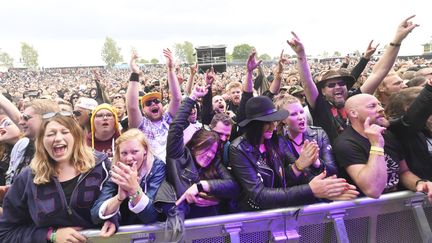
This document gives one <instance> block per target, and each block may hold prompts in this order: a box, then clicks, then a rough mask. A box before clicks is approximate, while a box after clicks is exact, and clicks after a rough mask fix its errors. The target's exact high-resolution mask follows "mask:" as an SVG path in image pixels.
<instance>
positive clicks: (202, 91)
mask: <svg viewBox="0 0 432 243" xmlns="http://www.w3.org/2000/svg"><path fill="white" fill-rule="evenodd" d="M207 92H208V86H200V85H198V84H197V85H195V87H194V89H193V90H192V96H194V97H196V98H201V97H204V96H205V95H206V94H207Z"/></svg>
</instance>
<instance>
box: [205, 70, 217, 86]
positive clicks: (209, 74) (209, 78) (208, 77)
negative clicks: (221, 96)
mask: <svg viewBox="0 0 432 243" xmlns="http://www.w3.org/2000/svg"><path fill="white" fill-rule="evenodd" d="M215 77H216V73H215V71H214V68H213V67H211V68H210V69H207V71H206V72H205V74H204V78H205V82H206V84H207V85H212V84H213V82H214V81H215Z"/></svg>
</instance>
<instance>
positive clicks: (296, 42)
mask: <svg viewBox="0 0 432 243" xmlns="http://www.w3.org/2000/svg"><path fill="white" fill-rule="evenodd" d="M291 34H292V35H293V38H292V39H291V40H287V43H288V45H289V46H290V47H291V49H292V50H293V51H294V52H295V53H296V54H297V56H302V55H304V54H305V49H304V46H303V43H301V41H300V38H299V37H298V36H297V34H296V33H294V31H291Z"/></svg>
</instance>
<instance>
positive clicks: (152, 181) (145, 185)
mask: <svg viewBox="0 0 432 243" xmlns="http://www.w3.org/2000/svg"><path fill="white" fill-rule="evenodd" d="M164 179H165V163H164V162H163V161H162V160H160V159H157V158H155V160H154V161H153V166H152V168H151V170H150V172H149V174H148V175H147V176H144V177H143V178H141V181H140V186H141V188H142V191H143V192H144V194H145V195H146V196H147V197H148V198H149V203H148V204H147V206H146V207H145V208H144V210H143V211H141V212H140V213H138V214H135V213H133V212H131V211H130V210H129V208H128V205H127V204H128V201H124V202H123V203H122V205H121V207H120V211H119V213H120V215H119V216H120V220H118V217H114V220H115V221H119V222H115V223H116V225H118V224H120V225H128V224H149V223H153V222H155V221H156V219H157V217H158V212H157V211H156V210H155V208H154V207H153V200H154V198H155V195H156V192H157V190H158V188H159V186H160V184H161V183H162V181H163V180H164ZM117 192H118V186H117V184H115V183H114V182H112V181H111V180H108V181H106V182H105V184H104V185H103V188H102V193H101V195H100V196H99V198H98V199H97V200H96V202H95V204H94V205H93V207H92V209H91V216H92V220H93V222H94V223H95V224H101V223H102V222H103V220H102V219H101V218H100V217H99V209H100V207H101V206H102V204H103V203H104V202H105V201H106V200H108V199H110V198H112V197H113V196H115V195H116V194H117Z"/></svg>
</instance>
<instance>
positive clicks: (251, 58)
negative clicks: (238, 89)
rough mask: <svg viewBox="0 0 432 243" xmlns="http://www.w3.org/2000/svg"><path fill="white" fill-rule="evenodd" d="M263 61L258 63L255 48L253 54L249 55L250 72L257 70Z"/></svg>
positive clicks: (248, 65) (248, 68) (248, 66)
mask: <svg viewBox="0 0 432 243" xmlns="http://www.w3.org/2000/svg"><path fill="white" fill-rule="evenodd" d="M261 62H262V60H259V61H258V62H257V60H256V50H255V48H254V49H253V50H252V53H251V54H250V55H249V58H248V61H247V70H248V72H252V71H253V70H255V69H256V68H257V67H258V66H259V65H260V64H261Z"/></svg>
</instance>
